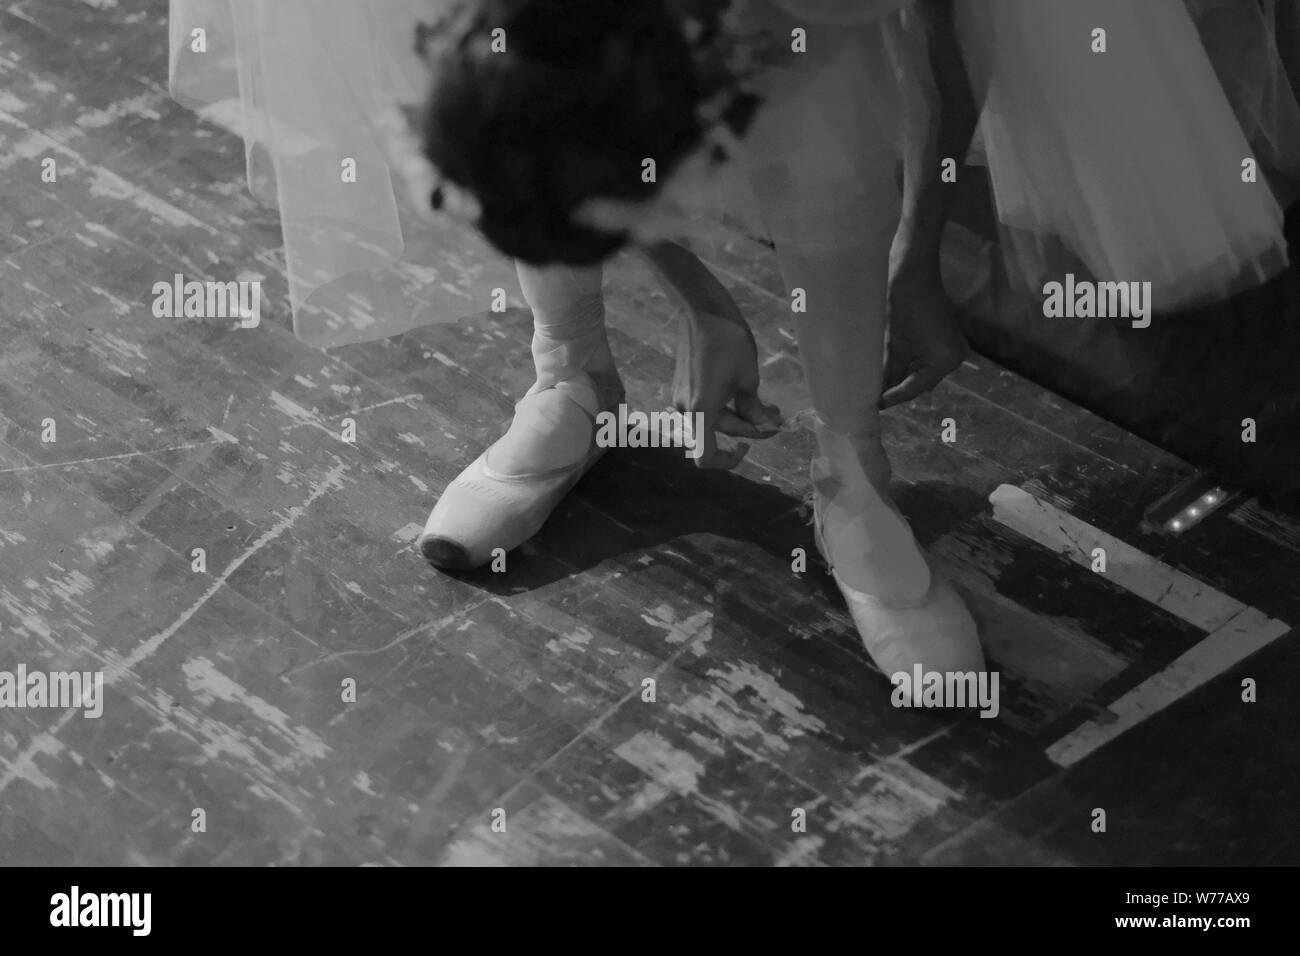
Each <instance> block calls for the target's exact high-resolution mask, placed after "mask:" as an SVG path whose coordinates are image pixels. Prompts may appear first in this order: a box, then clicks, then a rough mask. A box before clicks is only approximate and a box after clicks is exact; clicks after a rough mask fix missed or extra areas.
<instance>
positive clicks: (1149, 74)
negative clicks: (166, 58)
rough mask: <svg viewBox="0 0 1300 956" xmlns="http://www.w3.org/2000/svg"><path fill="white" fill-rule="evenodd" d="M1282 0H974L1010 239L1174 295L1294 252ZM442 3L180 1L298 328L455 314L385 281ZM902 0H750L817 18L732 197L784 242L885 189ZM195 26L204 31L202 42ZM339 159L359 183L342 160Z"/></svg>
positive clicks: (191, 97)
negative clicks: (398, 147) (281, 249)
mask: <svg viewBox="0 0 1300 956" xmlns="http://www.w3.org/2000/svg"><path fill="white" fill-rule="evenodd" d="M1273 2H1274V0H1262V2H1261V0H1139V2H1135V0H960V2H959V3H958V29H959V38H960V42H961V45H962V49H963V53H964V55H965V58H966V62H967V66H968V68H969V70H970V73H971V78H972V81H973V84H974V85H975V86H976V87H977V88H978V89H980V90H982V91H984V93H985V97H986V98H985V107H984V112H983V115H982V118H981V121H980V131H979V140H980V143H981V148H982V154H983V156H984V157H985V161H986V162H987V165H988V167H989V173H990V177H991V179H992V183H993V188H994V196H995V200H996V204H997V213H998V217H999V219H1000V221H1001V222H1002V224H1003V226H1004V227H1005V234H1006V243H1007V245H1008V248H1009V249H1010V250H1014V251H1015V252H1016V253H1017V254H1016V255H1012V256H1009V257H1008V261H1010V262H1015V263H1017V269H1018V270H1019V271H1021V272H1022V273H1023V274H1024V276H1025V277H1026V278H1028V279H1029V280H1030V281H1031V282H1033V281H1037V282H1041V281H1042V279H1043V278H1044V277H1045V274H1048V273H1050V272H1051V270H1052V269H1053V268H1054V265H1053V263H1054V262H1056V261H1059V260H1058V259H1054V258H1053V256H1052V254H1051V253H1052V250H1053V249H1055V248H1060V249H1064V250H1068V252H1069V253H1070V254H1072V255H1073V256H1074V257H1076V258H1077V260H1078V261H1079V262H1080V263H1081V264H1082V265H1083V266H1085V267H1086V269H1087V270H1088V271H1090V272H1091V273H1092V274H1093V276H1094V277H1095V278H1098V279H1103V280H1116V281H1145V282H1150V283H1151V284H1152V293H1153V296H1154V297H1155V304H1156V307H1157V308H1158V309H1161V310H1168V309H1174V308H1178V307H1180V306H1184V305H1188V304H1193V303H1196V302H1199V301H1201V300H1204V299H1208V298H1216V297H1220V296H1224V295H1228V294H1231V293H1232V292H1234V291H1236V290H1237V289H1239V288H1241V287H1243V286H1245V285H1250V284H1254V283H1258V282H1260V281H1263V280H1264V279H1267V278H1268V277H1270V276H1271V275H1272V274H1274V273H1275V272H1277V271H1279V270H1280V269H1282V268H1283V267H1284V266H1285V243H1284V241H1283V239H1282V211H1281V208H1280V206H1279V203H1278V200H1277V198H1276V197H1275V195H1274V194H1273V192H1272V191H1271V189H1270V185H1269V183H1268V182H1267V181H1266V179H1265V177H1264V176H1262V175H1261V176H1260V178H1259V182H1257V183H1254V184H1251V183H1246V182H1243V180H1242V169H1243V166H1242V164H1243V161H1244V160H1246V159H1249V158H1252V157H1255V158H1258V159H1260V161H1261V163H1262V164H1264V165H1265V166H1268V167H1270V168H1275V169H1282V170H1291V169H1294V168H1296V166H1297V162H1298V160H1300V113H1297V111H1296V107H1295V100H1294V97H1293V96H1292V94H1291V90H1290V88H1289V87H1288V86H1287V85H1286V83H1285V81H1284V74H1283V73H1282V71H1281V68H1280V66H1279V59H1278V55H1277V50H1276V44H1277V37H1276V35H1275V33H1274V32H1273V30H1272V23H1273V19H1272V18H1273V7H1272V3H1273ZM1189 4H1190V9H1189ZM444 5H445V4H444V3H443V2H442V0H171V18H172V19H171V29H172V58H171V66H172V71H171V88H172V91H173V95H175V96H176V98H177V99H178V100H179V101H180V102H182V103H184V104H186V105H190V106H194V107H196V108H206V109H209V110H213V109H216V108H218V107H219V106H220V105H221V104H222V103H224V104H225V107H224V108H225V109H227V110H230V109H232V108H233V107H235V106H236V105H237V109H236V110H235V112H236V113H237V115H238V117H239V120H240V123H241V124H242V125H241V132H242V133H243V134H244V137H245V142H246V144H247V147H248V159H249V181H250V185H251V187H252V188H253V190H254V192H255V193H256V195H257V196H258V197H259V198H261V199H263V200H266V201H268V202H272V203H274V204H276V205H277V206H278V207H279V209H280V214H281V219H282V223H283V229H284V236H285V253H286V260H287V268H288V272H289V279H290V292H291V298H292V305H293V309H294V328H295V331H296V332H297V334H298V335H299V336H301V337H302V338H304V339H306V340H308V341H310V342H312V343H314V344H318V345H338V344H344V343H347V342H356V341H361V340H365V339H370V338H377V337H382V336H386V335H392V334H396V333H399V332H402V331H405V330H407V329H409V328H411V327H412V326H413V325H415V324H418V323H419V322H421V321H429V320H434V321H436V320H438V319H445V320H448V321H450V320H455V319H456V318H459V316H456V315H446V316H427V315H425V316H416V315H413V314H412V313H411V312H410V307H409V305H406V306H404V307H403V306H402V305H401V304H400V303H401V302H402V301H407V300H406V299H405V298H404V297H396V296H393V297H389V296H385V294H384V288H385V285H386V284H388V283H392V282H393V281H396V280H395V279H394V277H393V274H392V271H391V270H388V271H384V267H386V266H392V265H393V264H395V263H397V262H398V261H400V259H401V255H402V251H403V242H402V226H401V223H400V221H399V217H398V205H399V204H398V202H397V200H396V195H397V192H398V191H399V190H401V189H403V187H402V184H401V183H400V182H398V181H397V178H396V177H395V176H393V175H391V174H390V169H391V167H392V163H393V160H392V151H391V149H390V146H391V141H392V137H393V126H392V123H393V117H394V116H395V115H396V113H395V111H394V109H393V108H394V106H395V105H397V104H401V103H414V102H416V101H418V99H419V98H420V96H421V95H422V94H423V77H424V74H423V70H422V64H421V63H420V62H419V60H418V58H417V57H416V56H415V54H414V53H413V40H412V37H413V34H414V28H415V24H416V23H417V22H418V21H420V20H424V21H425V22H429V21H432V20H436V19H437V18H438V16H439V14H440V13H441V11H442V8H443V7H444ZM580 6H581V3H580V0H574V8H575V15H578V13H579V11H580ZM903 6H904V0H754V2H753V3H751V4H750V5H749V11H748V12H747V16H753V17H755V18H756V22H758V21H761V22H762V23H763V24H765V25H766V26H767V27H769V28H772V29H775V30H778V31H785V30H788V29H791V28H793V27H794V26H800V27H803V28H804V29H805V30H806V31H807V35H808V52H807V53H804V54H800V55H798V56H797V57H795V58H794V60H793V62H792V63H791V65H789V66H788V67H785V68H783V69H781V70H779V71H777V72H776V73H775V74H774V76H773V78H772V81H771V82H770V83H768V84H767V87H768V88H767V92H768V97H767V101H766V105H765V106H764V108H763V110H762V111H761V112H760V114H759V118H758V120H757V121H756V123H755V126H754V129H753V132H752V134H751V135H750V136H749V137H748V138H747V140H746V144H745V147H746V148H745V155H744V159H743V162H742V163H738V164H736V167H735V169H734V171H733V173H732V174H731V175H729V176H728V177H727V184H726V197H725V209H726V211H727V212H728V213H730V214H731V215H733V216H734V217H737V218H739V219H740V220H741V221H742V222H743V223H745V224H746V225H747V226H749V227H751V228H752V229H754V230H761V231H762V232H764V233H766V234H767V235H768V236H769V237H770V238H771V239H772V240H774V241H775V242H778V243H782V242H801V243H808V242H815V241H826V238H825V237H826V236H827V233H828V229H827V223H828V222H830V223H832V224H835V223H836V217H837V216H841V217H842V216H844V215H845V214H846V213H845V210H849V209H852V208H854V204H853V203H850V202H846V201H845V200H846V197H849V198H851V197H852V195H853V194H854V193H856V192H862V193H876V192H878V191H879V190H880V189H881V188H882V184H885V185H886V186H890V188H892V185H891V184H892V183H893V181H894V178H895V176H896V165H897V164H896V159H897V156H898V154H899V148H900V135H899V128H900V119H901V113H900V108H899V104H900V102H902V100H903V97H904V94H905V92H906V91H905V90H903V89H901V88H900V86H899V84H900V82H901V81H900V79H899V77H898V76H896V75H895V74H894V72H893V71H892V70H891V69H890V66H889V59H888V57H887V56H886V48H885V42H886V35H887V31H889V30H890V29H891V28H893V27H896V26H897V18H898V17H899V16H900V15H901V12H900V11H901V9H902V7H903ZM1193 14H1195V15H1196V18H1194V17H1193ZM1234 17H1235V19H1234ZM1198 20H1199V21H1200V22H1201V23H1202V25H1203V30H1202V33H1198V29H1197V22H1198ZM1215 22H1218V23H1219V24H1220V26H1219V27H1218V28H1216V27H1214V26H1213V24H1214V23H1215ZM1206 24H1209V26H1205V25H1206ZM1223 24H1235V26H1232V27H1231V29H1229V27H1228V26H1224V25H1223ZM200 26H201V27H205V28H206V29H207V31H208V52H207V53H205V54H196V53H193V52H192V51H191V49H190V42H191V36H192V32H191V31H192V30H193V29H194V28H195V27H200ZM1096 29H1103V30H1105V31H1106V52H1104V53H1097V52H1093V37H1094V34H1093V31H1094V30H1096ZM1202 34H1203V35H1202ZM1284 40H1285V42H1290V39H1289V38H1284ZM346 158H351V159H353V160H355V161H356V164H357V169H358V176H357V181H356V182H353V183H344V182H342V181H341V178H340V174H339V171H340V163H341V162H342V161H343V160H344V159H346ZM773 177H776V178H777V179H784V180H786V181H789V182H792V183H793V184H794V185H795V187H796V188H795V189H794V190H793V193H791V192H790V191H786V194H793V195H795V196H797V200H795V201H792V202H785V203H783V204H782V205H774V202H773V200H772V198H771V195H770V194H769V193H765V191H764V190H763V189H761V188H759V189H754V188H752V187H753V186H754V185H755V184H761V183H762V182H764V181H767V182H771V181H773ZM843 225H844V227H845V228H852V225H853V224H852V223H850V222H844V223H843ZM833 231H834V229H833V228H832V229H831V230H830V232H832V233H833ZM1056 278H1059V277H1056ZM363 292H364V294H362V293H363ZM362 303H365V305H364V307H363V306H362ZM387 303H392V305H391V308H390V307H389V306H388V305H387Z"/></svg>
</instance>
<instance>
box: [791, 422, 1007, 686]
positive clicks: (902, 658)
mask: <svg viewBox="0 0 1300 956" xmlns="http://www.w3.org/2000/svg"><path fill="white" fill-rule="evenodd" d="M818 437H819V443H820V445H821V448H822V457H821V458H819V459H817V460H816V461H814V462H813V469H812V477H813V487H814V497H813V515H814V530H815V534H816V540H817V547H818V549H819V550H820V551H821V553H822V556H823V557H824V558H825V560H826V563H827V564H828V565H829V567H830V570H831V574H832V576H833V577H834V578H835V583H836V584H837V585H838V586H839V589H840V593H841V594H843V595H844V599H845V601H846V602H847V604H848V606H849V613H850V614H851V615H852V618H853V623H854V624H855V625H856V627H857V629H858V633H859V634H860V635H861V637H862V641H863V643H864V644H865V645H866V648H867V653H868V654H870V655H871V659H872V661H874V662H875V664H876V666H877V667H879V668H880V670H881V672H882V673H884V675H885V676H886V677H890V678H892V677H893V675H894V674H897V673H899V672H903V673H906V674H908V675H911V674H912V673H913V670H914V668H915V667H916V666H917V665H918V664H919V665H920V667H921V669H922V671H923V672H926V673H930V672H935V671H937V672H940V673H948V672H961V673H966V672H971V671H974V672H979V671H983V670H984V669H985V663H984V654H983V652H982V650H981V649H980V643H979V635H978V634H977V632H976V628H975V620H974V618H972V617H971V615H970V611H968V610H967V608H966V606H965V604H964V603H963V602H962V600H961V597H960V596H959V595H958V594H957V592H956V591H955V590H954V589H953V587H952V585H951V584H949V583H948V582H947V581H946V580H944V579H943V578H942V577H941V576H940V575H939V574H938V572H937V571H935V570H934V569H933V567H932V566H931V565H930V562H929V561H928V559H927V558H926V556H925V555H924V554H923V553H922V551H921V549H920V546H919V545H918V544H917V542H916V539H915V537H914V536H913V535H912V530H911V527H910V526H909V525H908V523H907V520H906V519H905V518H904V517H903V515H902V513H901V512H899V511H898V509H897V507H896V506H895V505H894V503H893V502H892V501H891V500H890V499H889V495H888V482H889V463H888V459H887V458H886V457H885V453H884V449H883V447H881V446H880V444H879V438H878V436H868V437H864V438H856V439H847V438H843V437H841V436H838V435H835V434H834V433H831V432H829V430H827V429H824V428H823V427H820V426H819V428H818ZM868 475H871V478H870V479H869V478H868ZM919 690H920V689H919V688H917V689H916V691H915V692H916V693H917V694H919Z"/></svg>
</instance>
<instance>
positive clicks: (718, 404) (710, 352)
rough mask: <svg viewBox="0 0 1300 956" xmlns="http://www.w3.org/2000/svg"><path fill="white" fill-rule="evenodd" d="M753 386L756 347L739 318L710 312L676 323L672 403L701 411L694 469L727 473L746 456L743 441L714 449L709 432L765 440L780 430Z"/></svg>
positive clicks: (776, 414)
mask: <svg viewBox="0 0 1300 956" xmlns="http://www.w3.org/2000/svg"><path fill="white" fill-rule="evenodd" d="M758 384H759V375H758V349H757V347H756V346H755V344H754V335H753V333H752V332H750V331H749V327H748V326H747V325H746V324H745V323H744V322H743V321H734V320H732V319H729V318H721V317H718V316H711V315H694V316H689V317H686V318H684V319H683V320H682V321H681V323H680V324H679V330H678V341H677V369H676V372H675V373H674V375H673V407H674V408H676V409H677V411H679V412H684V413H688V414H694V413H700V414H702V415H703V429H702V430H701V433H699V434H696V435H695V440H696V441H697V442H699V445H698V446H697V449H700V450H701V452H700V455H699V457H698V458H696V459H695V464H696V466H697V467H700V468H714V469H720V470H724V471H729V470H731V469H732V468H735V467H736V466H737V465H739V464H740V463H741V461H743V460H744V458H745V455H746V454H748V452H749V447H750V446H749V445H748V444H746V443H745V442H740V443H738V444H737V445H736V446H735V447H734V448H719V447H718V441H717V437H716V436H715V435H714V432H715V431H719V432H722V434H724V435H731V436H734V437H737V438H770V437H771V436H772V435H775V434H776V433H777V431H778V430H779V429H780V427H781V410H780V409H779V408H777V407H776V406H775V405H765V404H763V402H762V401H761V400H760V399H759V397H758ZM728 403H730V405H728ZM691 421H692V422H694V421H695V419H694V418H692V419H691Z"/></svg>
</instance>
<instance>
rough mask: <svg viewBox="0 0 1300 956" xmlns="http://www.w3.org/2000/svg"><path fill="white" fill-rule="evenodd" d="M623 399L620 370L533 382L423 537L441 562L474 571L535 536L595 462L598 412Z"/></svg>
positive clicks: (428, 554) (441, 502) (427, 551)
mask: <svg viewBox="0 0 1300 956" xmlns="http://www.w3.org/2000/svg"><path fill="white" fill-rule="evenodd" d="M621 401H623V386H622V383H621V382H620V381H619V380H618V377H617V375H596V376H593V375H588V374H586V373H584V372H574V373H573V375H572V377H571V378H568V379H566V380H564V381H561V382H559V383H557V384H555V385H552V386H547V387H540V388H534V389H533V390H531V391H530V392H529V393H528V394H527V395H526V396H524V398H523V399H521V400H520V401H519V403H518V404H517V405H516V406H515V417H514V420H513V421H512V422H511V424H510V428H509V429H508V430H507V431H506V433H505V435H503V436H502V437H501V438H500V439H498V440H497V441H496V443H495V444H493V445H492V447H490V448H489V449H488V450H487V451H485V452H484V453H483V454H482V455H480V456H479V457H478V458H477V459H476V460H475V461H474V463H473V464H471V465H470V466H469V467H468V468H466V469H465V470H464V471H463V472H461V473H460V475H459V476H457V477H456V479H455V480H453V481H452V482H451V484H449V485H448V486H447V488H446V490H445V491H444V492H443V493H442V497H441V498H439V499H438V503H437V504H436V505H434V508H433V511H432V512H431V513H430V515H429V520H428V522H427V523H426V524H425V526H424V532H423V533H422V534H421V535H420V539H419V545H420V552H421V553H422V554H423V555H424V557H425V558H426V559H427V560H428V561H429V562H430V563H431V564H433V565H434V566H435V567H439V568H442V569H443V570H447V571H468V570H471V569H473V568H477V567H481V566H483V565H485V564H487V563H488V562H489V561H491V560H492V556H493V553H494V552H495V551H496V550H497V549H498V548H500V549H501V550H502V551H505V552H509V551H512V550H514V549H515V548H517V547H519V545H521V544H523V543H524V542H525V541H527V540H528V539H529V538H531V537H532V536H533V535H535V534H536V533H537V532H538V531H539V530H541V527H542V525H543V524H545V523H546V519H547V518H548V517H549V516H550V514H551V512H552V511H554V510H555V507H556V505H558V504H559V503H560V501H561V500H562V499H563V498H564V496H565V495H566V494H568V492H569V490H570V489H571V488H572V487H573V486H574V485H575V484H577V482H578V480H579V479H580V478H581V477H582V476H583V475H584V474H585V473H586V472H587V470H588V469H589V468H590V467H591V466H592V465H594V464H595V463H596V462H597V461H598V460H599V459H600V456H601V455H602V454H603V453H604V449H603V448H601V447H599V446H597V444H596V415H597V414H598V413H599V412H601V411H611V410H613V409H614V408H616V407H617V406H618V404H619V403H620V402H621Z"/></svg>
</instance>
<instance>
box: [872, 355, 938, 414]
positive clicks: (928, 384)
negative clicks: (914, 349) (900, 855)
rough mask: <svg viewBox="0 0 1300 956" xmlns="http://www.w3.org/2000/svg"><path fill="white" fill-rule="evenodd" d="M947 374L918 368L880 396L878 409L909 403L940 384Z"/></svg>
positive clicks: (929, 367) (936, 370)
mask: <svg viewBox="0 0 1300 956" xmlns="http://www.w3.org/2000/svg"><path fill="white" fill-rule="evenodd" d="M947 374H948V373H947V372H944V371H941V370H940V369H937V368H934V367H933V366H929V365H927V366H924V367H922V368H918V369H916V370H915V371H913V372H912V373H911V374H910V375H908V376H907V377H906V378H905V379H903V380H902V381H901V382H899V383H898V384H897V385H895V386H894V387H893V388H889V389H886V390H885V393H884V394H883V395H881V396H880V407H881V408H882V409H884V408H892V407H893V406H895V405H901V404H902V403H903V402H910V401H911V400H912V399H914V398H916V397H917V396H919V395H924V394H925V393H926V392H928V391H930V389H932V388H934V387H935V386H936V385H938V384H939V383H940V382H942V381H943V380H944V378H945V377H946V376H947Z"/></svg>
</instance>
